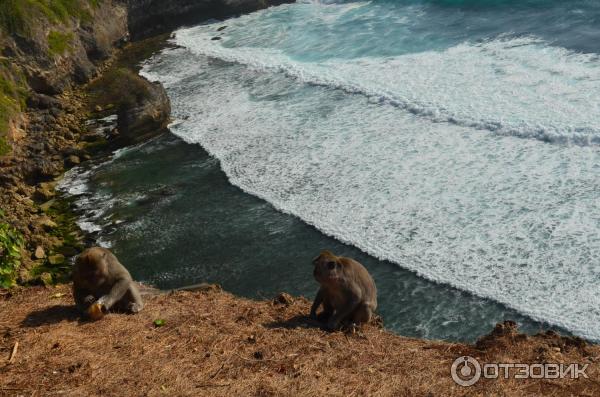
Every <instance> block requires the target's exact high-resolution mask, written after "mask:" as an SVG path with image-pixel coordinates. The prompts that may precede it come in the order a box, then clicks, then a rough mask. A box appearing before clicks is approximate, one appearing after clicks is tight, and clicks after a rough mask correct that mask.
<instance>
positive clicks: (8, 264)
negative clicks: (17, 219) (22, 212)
mask: <svg viewBox="0 0 600 397" xmlns="http://www.w3.org/2000/svg"><path fill="white" fill-rule="evenodd" d="M4 215H5V214H4V211H2V210H0V287H1V288H10V287H12V286H14V285H15V280H16V277H17V272H18V270H19V267H20V266H21V250H22V249H23V245H24V240H23V236H22V235H21V233H19V232H18V231H17V230H16V229H15V228H13V227H12V226H10V225H9V224H8V223H6V222H4V221H2V220H3V219H4Z"/></svg>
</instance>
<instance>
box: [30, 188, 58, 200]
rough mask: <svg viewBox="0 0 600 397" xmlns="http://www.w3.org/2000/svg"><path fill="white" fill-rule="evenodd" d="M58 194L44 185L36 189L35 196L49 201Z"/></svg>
mask: <svg viewBox="0 0 600 397" xmlns="http://www.w3.org/2000/svg"><path fill="white" fill-rule="evenodd" d="M55 195H56V193H54V191H52V190H49V189H46V188H43V187H39V188H38V189H37V190H36V191H35V196H36V199H39V200H42V201H49V200H51V199H52V198H53V197H54V196H55Z"/></svg>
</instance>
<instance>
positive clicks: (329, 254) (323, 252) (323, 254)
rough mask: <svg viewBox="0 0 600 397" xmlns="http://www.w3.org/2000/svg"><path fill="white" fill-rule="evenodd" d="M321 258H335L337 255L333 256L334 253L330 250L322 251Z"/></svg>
mask: <svg viewBox="0 0 600 397" xmlns="http://www.w3.org/2000/svg"><path fill="white" fill-rule="evenodd" d="M321 256H330V257H333V258H335V255H333V253H331V251H329V250H323V251H321Z"/></svg>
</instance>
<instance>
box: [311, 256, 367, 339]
mask: <svg viewBox="0 0 600 397" xmlns="http://www.w3.org/2000/svg"><path fill="white" fill-rule="evenodd" d="M313 264H314V265H315V270H314V272H313V274H314V276H315V279H316V280H317V281H318V282H319V284H321V288H320V289H319V292H318V293H317V296H316V298H315V301H314V303H313V305H312V308H311V309H310V317H311V318H313V319H316V318H317V309H318V308H319V306H321V304H323V309H324V310H323V312H322V313H321V315H320V316H319V317H320V318H321V319H322V320H324V321H326V324H327V328H328V329H330V330H334V329H337V328H338V327H339V325H340V324H341V323H342V322H344V321H350V322H352V323H354V324H360V323H366V322H369V321H370V320H371V316H372V315H373V312H374V311H375V309H376V308H377V288H376V287H375V282H374V281H373V278H372V277H371V275H370V274H369V272H368V271H367V269H365V267H364V266H363V265H361V264H360V263H358V262H357V261H355V260H354V259H350V258H344V257H340V256H335V255H333V254H332V253H331V252H329V251H322V252H321V254H320V255H319V256H317V257H316V258H315V259H314V260H313Z"/></svg>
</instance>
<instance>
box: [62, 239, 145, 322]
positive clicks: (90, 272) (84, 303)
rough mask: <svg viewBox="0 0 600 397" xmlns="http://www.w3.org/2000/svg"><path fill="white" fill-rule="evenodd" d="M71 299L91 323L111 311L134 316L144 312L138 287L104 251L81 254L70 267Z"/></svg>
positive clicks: (115, 258)
mask: <svg viewBox="0 0 600 397" xmlns="http://www.w3.org/2000/svg"><path fill="white" fill-rule="evenodd" d="M73 296H74V298H75V304H76V306H77V309H78V310H79V311H80V312H81V313H82V314H83V315H84V316H87V317H89V318H90V319H92V320H99V319H101V318H102V317H104V315H105V314H107V313H108V312H109V311H110V310H111V309H112V308H113V307H114V308H115V309H117V310H119V311H124V312H128V313H138V312H140V311H141V310H142V309H143V308H144V303H143V302H142V297H141V295H140V291H139V289H138V286H137V285H136V283H135V282H134V281H133V279H132V278H131V275H130V274H129V272H128V271H127V269H125V267H124V266H123V265H122V264H121V263H120V262H119V260H118V259H117V257H116V256H115V255H113V253H112V252H110V251H109V250H108V249H106V248H102V247H92V248H88V249H86V250H85V251H83V252H82V253H81V254H80V255H79V256H78V257H77V259H76V261H75V266H74V267H73Z"/></svg>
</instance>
